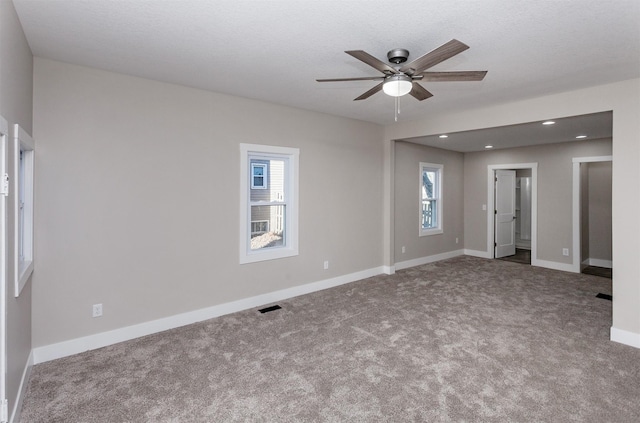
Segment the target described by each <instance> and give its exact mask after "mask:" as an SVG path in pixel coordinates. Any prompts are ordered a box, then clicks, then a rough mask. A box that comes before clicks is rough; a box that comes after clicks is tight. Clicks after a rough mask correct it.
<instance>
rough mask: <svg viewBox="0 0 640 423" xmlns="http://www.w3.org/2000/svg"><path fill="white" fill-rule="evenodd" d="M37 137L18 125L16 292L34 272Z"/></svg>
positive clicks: (15, 229)
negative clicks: (34, 194)
mask: <svg viewBox="0 0 640 423" xmlns="http://www.w3.org/2000/svg"><path fill="white" fill-rule="evenodd" d="M34 148H35V143H34V141H33V138H31V136H30V135H29V134H27V133H26V132H25V131H24V130H23V129H22V128H21V127H20V126H19V125H17V124H16V125H15V136H14V156H13V157H14V171H15V174H14V175H15V176H14V178H13V189H14V190H15V191H14V192H15V196H14V201H15V202H14V207H15V208H14V211H15V215H16V220H15V227H14V231H15V232H14V234H15V238H14V242H15V245H14V254H15V256H14V260H15V266H16V273H15V292H16V294H15V295H16V296H18V295H19V294H20V291H22V288H23V287H24V285H25V283H26V282H27V280H28V278H29V277H30V276H31V273H32V272H33V182H34Z"/></svg>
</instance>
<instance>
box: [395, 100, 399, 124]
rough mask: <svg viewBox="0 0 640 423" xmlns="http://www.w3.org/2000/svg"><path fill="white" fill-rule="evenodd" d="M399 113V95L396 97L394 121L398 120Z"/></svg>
mask: <svg viewBox="0 0 640 423" xmlns="http://www.w3.org/2000/svg"><path fill="white" fill-rule="evenodd" d="M399 114H400V97H396V113H395V119H396V122H397V121H398V115H399Z"/></svg>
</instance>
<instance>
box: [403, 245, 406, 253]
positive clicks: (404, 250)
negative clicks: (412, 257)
mask: <svg viewBox="0 0 640 423" xmlns="http://www.w3.org/2000/svg"><path fill="white" fill-rule="evenodd" d="M406 252H407V249H406V248H405V246H404V245H403V246H402V254H404V253H406Z"/></svg>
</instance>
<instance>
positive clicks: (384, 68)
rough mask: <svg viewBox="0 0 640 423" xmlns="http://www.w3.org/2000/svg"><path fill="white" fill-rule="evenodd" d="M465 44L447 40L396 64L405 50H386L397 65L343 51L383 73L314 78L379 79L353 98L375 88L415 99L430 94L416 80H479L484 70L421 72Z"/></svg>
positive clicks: (358, 52) (369, 93) (365, 95)
mask: <svg viewBox="0 0 640 423" xmlns="http://www.w3.org/2000/svg"><path fill="white" fill-rule="evenodd" d="M468 48H469V46H468V45H466V44H464V43H462V42H460V41H458V40H455V39H454V40H451V41H449V42H448V43H445V44H443V45H441V46H440V47H438V48H436V49H435V50H432V51H430V52H429V53H427V54H425V55H424V56H421V57H418V58H417V59H415V60H414V61H412V62H410V63H407V64H405V65H402V66H400V65H401V64H402V63H404V62H406V61H407V59H408V58H409V51H408V50H405V49H402V48H396V49H393V50H391V51H389V52H388V53H387V59H388V60H389V63H393V64H395V65H398V66H390V65H388V64H386V63H384V62H383V61H381V60H378V59H376V58H375V57H373V56H372V55H370V54H369V53H367V52H365V51H362V50H349V51H345V53H347V54H348V55H350V56H353V57H355V58H356V59H358V60H360V61H362V62H364V63H366V64H367V65H369V66H371V67H373V68H374V69H377V70H378V71H380V72H382V73H383V74H384V75H383V76H365V77H359V78H333V79H316V81H318V82H341V81H382V82H380V83H379V84H378V85H376V86H375V87H373V88H371V89H370V90H368V91H367V92H365V93H363V94H362V95H360V96H359V97H356V98H354V101H355V100H364V99H366V98H369V97H371V96H372V95H373V94H375V93H377V92H378V91H381V90H382V91H383V92H384V93H385V94H387V95H390V96H392V97H401V96H403V95H406V94H411V95H412V96H413V97H415V98H416V99H418V100H419V101H422V100H426V99H427V98H429V97H432V96H433V94H431V93H430V92H429V91H427V90H426V89H425V88H424V87H423V86H422V85H420V84H418V83H417V82H416V81H429V82H448V81H482V80H483V79H484V77H485V75H486V74H487V71H455V72H425V71H426V70H427V69H429V68H431V67H432V66H435V65H437V64H438V63H440V62H443V61H445V60H447V59H450V58H452V57H453V56H455V55H456V54H458V53H462V52H463V51H465V50H466V49H468Z"/></svg>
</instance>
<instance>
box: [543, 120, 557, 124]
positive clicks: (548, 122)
mask: <svg viewBox="0 0 640 423" xmlns="http://www.w3.org/2000/svg"><path fill="white" fill-rule="evenodd" d="M542 124H543V125H553V124H555V122H554V121H552V120H548V121H546V122H542Z"/></svg>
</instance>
